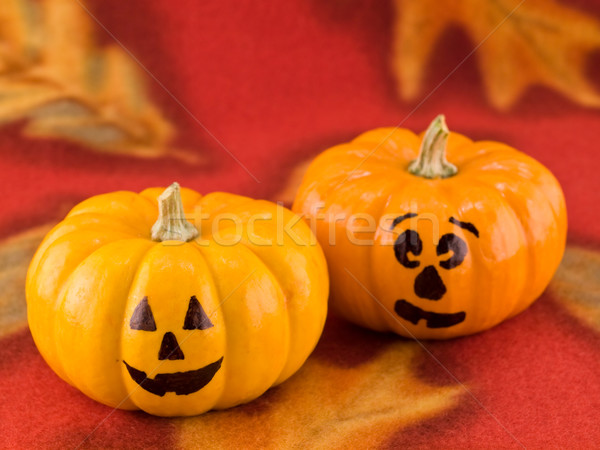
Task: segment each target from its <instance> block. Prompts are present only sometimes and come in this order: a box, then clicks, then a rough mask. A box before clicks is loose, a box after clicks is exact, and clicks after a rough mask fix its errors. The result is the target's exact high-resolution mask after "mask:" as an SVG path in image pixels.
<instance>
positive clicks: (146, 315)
mask: <svg viewBox="0 0 600 450" xmlns="http://www.w3.org/2000/svg"><path fill="white" fill-rule="evenodd" d="M129 326H130V327H131V329H132V330H142V331H156V323H155V322H154V316H153V315H152V308H150V305H149V304H148V297H144V298H143V299H142V300H141V301H140V302H139V303H138V305H137V306H136V307H135V309H134V310H133V314H132V315H131V320H130V321H129Z"/></svg>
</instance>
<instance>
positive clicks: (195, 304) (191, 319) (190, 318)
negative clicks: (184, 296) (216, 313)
mask: <svg viewBox="0 0 600 450" xmlns="http://www.w3.org/2000/svg"><path fill="white" fill-rule="evenodd" d="M213 326H214V325H213V323H212V322H211V321H210V319H209V318H208V316H207V315H206V313H205V312H204V308H202V305H201V304H200V302H199V301H198V299H197V298H196V296H195V295H192V298H190V305H189V306H188V310H187V313H186V314H185V321H184V322H183V329H184V330H206V329H207V328H211V327H213Z"/></svg>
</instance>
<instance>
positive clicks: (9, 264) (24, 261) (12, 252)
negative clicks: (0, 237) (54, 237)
mask: <svg viewBox="0 0 600 450" xmlns="http://www.w3.org/2000/svg"><path fill="white" fill-rule="evenodd" d="M50 228H51V226H49V225H42V226H39V227H36V228H32V229H31V230H27V231H25V232H23V233H21V234H18V235H16V236H13V237H11V238H8V239H6V240H4V241H3V242H0V336H4V335H6V334H9V333H11V332H13V331H16V330H18V329H20V328H23V327H25V326H26V324H27V309H26V304H25V276H26V275H27V268H28V267H29V261H31V258H32V257H33V254H34V253H35V251H36V250H37V247H38V245H40V242H41V241H42V239H43V238H44V236H45V235H46V233H48V231H50Z"/></svg>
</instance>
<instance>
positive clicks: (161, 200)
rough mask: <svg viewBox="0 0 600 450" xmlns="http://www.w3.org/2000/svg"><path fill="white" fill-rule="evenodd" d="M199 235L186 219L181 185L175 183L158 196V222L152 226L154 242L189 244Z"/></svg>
mask: <svg viewBox="0 0 600 450" xmlns="http://www.w3.org/2000/svg"><path fill="white" fill-rule="evenodd" d="M198 234H199V233H198V230H196V228H195V227H194V225H192V224H191V223H189V222H188V221H187V220H186V219H185V213H184V212H183V204H182V202H181V192H180V191H179V184H178V183H173V184H172V185H171V186H169V187H168V188H166V189H165V190H164V192H163V193H162V194H160V195H159V196H158V220H157V221H156V222H155V223H154V225H153V226H152V240H154V241H159V242H162V241H183V242H188V241H191V240H192V239H194V238H196V237H198Z"/></svg>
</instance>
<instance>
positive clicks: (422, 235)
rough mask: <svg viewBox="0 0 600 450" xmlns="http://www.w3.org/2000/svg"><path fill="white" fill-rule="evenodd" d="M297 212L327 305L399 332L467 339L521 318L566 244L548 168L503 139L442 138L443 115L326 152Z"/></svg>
mask: <svg viewBox="0 0 600 450" xmlns="http://www.w3.org/2000/svg"><path fill="white" fill-rule="evenodd" d="M446 153H447V157H448V160H450V161H451V162H453V163H454V164H451V163H449V162H448V160H447V159H446ZM293 210H294V211H295V212H297V213H299V214H303V215H304V216H305V217H306V218H307V219H308V220H310V221H311V223H312V224H313V227H314V230H315V231H316V235H317V238H318V240H319V242H320V243H321V245H322V246H323V249H324V252H325V255H326V258H327V261H328V266H329V274H330V279H331V304H332V307H333V309H334V310H335V311H336V312H337V313H338V314H339V315H341V316H343V317H345V318H347V319H348V320H350V321H352V322H355V323H357V324H359V325H363V326H365V327H368V328H372V329H374V330H379V331H394V332H396V333H398V334H401V335H403V336H407V337H416V338H434V339H445V338H451V337H455V336H460V335H467V334H471V333H476V332H478V331H481V330H485V329H487V328H489V327H492V326H494V325H496V324H498V323H499V322H501V321H503V320H505V319H506V318H508V317H511V316H514V315H515V314H518V313H519V312H521V311H523V310H524V309H525V308H527V307H528V306H529V305H530V304H531V303H532V302H533V301H534V300H535V299H536V298H537V297H538V296H539V295H540V294H541V293H542V291H543V290H544V289H545V287H546V286H547V285H548V283H549V281H550V279H551V278H552V276H553V274H554V272H555V270H556V269H557V267H558V264H559V262H560V260H561V258H562V255H563V252H564V248H565V239H566V228H567V219H566V209H565V201H564V197H563V193H562V190H561V188H560V185H559V184H558V182H557V180H556V179H555V178H554V176H553V175H552V174H551V173H550V171H548V169H546V168H545V167H544V166H542V165H541V164H540V163H539V162H537V161H535V160H534V159H532V158H531V157H529V156H527V155H525V154H523V153H521V152H519V151H517V150H515V149H513V148H511V147H509V146H507V145H505V144H502V143H499V142H491V141H483V142H473V141H471V140H470V139H468V138H466V137H465V136H462V135H460V134H458V133H450V132H449V131H448V129H447V127H446V125H445V122H444V118H443V116H439V117H438V118H436V120H434V121H433V123H432V124H431V126H430V127H429V129H428V130H427V132H426V133H424V135H421V136H416V135H415V134H414V133H412V132H411V131H409V130H406V129H395V128H383V129H377V130H373V131H369V132H367V133H364V134H362V135H360V136H359V137H357V138H356V139H354V140H353V141H352V142H350V143H347V144H342V145H338V146H336V147H333V148H331V149H329V150H326V151H325V152H323V153H322V154H321V155H319V156H318V157H317V158H316V159H315V160H314V161H313V162H312V164H311V165H310V166H309V168H308V171H307V173H306V174H305V176H304V179H303V181H302V184H301V186H300V188H299V191H298V193H297V196H296V199H295V202H294V205H293Z"/></svg>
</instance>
